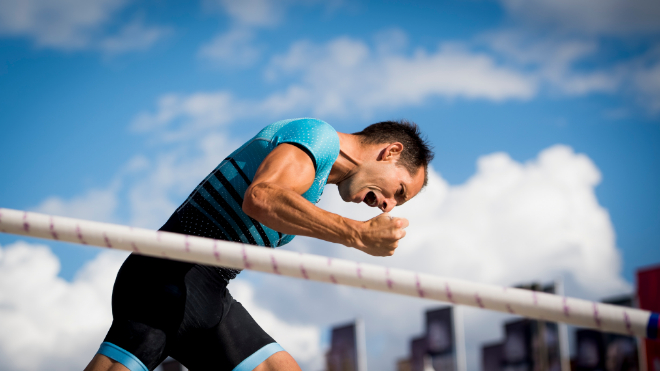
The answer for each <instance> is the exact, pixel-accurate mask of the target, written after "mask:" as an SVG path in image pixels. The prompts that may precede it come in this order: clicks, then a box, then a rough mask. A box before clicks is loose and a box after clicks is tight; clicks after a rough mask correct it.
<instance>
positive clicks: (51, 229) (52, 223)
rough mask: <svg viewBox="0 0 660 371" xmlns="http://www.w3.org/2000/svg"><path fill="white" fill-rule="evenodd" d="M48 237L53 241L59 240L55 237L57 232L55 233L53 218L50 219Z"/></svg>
mask: <svg viewBox="0 0 660 371" xmlns="http://www.w3.org/2000/svg"><path fill="white" fill-rule="evenodd" d="M50 235H51V236H53V238H54V239H56V240H59V239H60V238H59V237H58V236H57V232H55V223H54V222H53V217H52V216H51V217H50Z"/></svg>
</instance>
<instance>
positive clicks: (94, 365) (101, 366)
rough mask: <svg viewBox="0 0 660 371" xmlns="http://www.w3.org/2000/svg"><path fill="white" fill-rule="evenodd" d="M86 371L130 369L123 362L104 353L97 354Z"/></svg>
mask: <svg viewBox="0 0 660 371" xmlns="http://www.w3.org/2000/svg"><path fill="white" fill-rule="evenodd" d="M84 371H130V370H129V369H127V368H126V367H124V365H122V364H121V363H119V362H117V361H115V360H114V359H110V358H108V357H106V356H104V355H103V354H98V353H97V354H96V355H95V356H94V358H92V361H91V362H89V364H88V365H87V367H85V370H84Z"/></svg>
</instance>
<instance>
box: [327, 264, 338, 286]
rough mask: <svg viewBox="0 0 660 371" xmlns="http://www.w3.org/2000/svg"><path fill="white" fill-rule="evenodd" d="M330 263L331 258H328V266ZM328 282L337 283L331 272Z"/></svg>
mask: <svg viewBox="0 0 660 371" xmlns="http://www.w3.org/2000/svg"><path fill="white" fill-rule="evenodd" d="M331 265H332V258H328V266H331ZM330 282H332V283H334V284H335V285H336V284H337V279H336V278H335V276H333V275H332V274H331V275H330Z"/></svg>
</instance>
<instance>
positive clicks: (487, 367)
mask: <svg viewBox="0 0 660 371" xmlns="http://www.w3.org/2000/svg"><path fill="white" fill-rule="evenodd" d="M516 287H517V288H522V289H526V290H533V291H541V292H546V293H550V294H554V293H557V291H558V290H557V285H556V284H555V283H551V284H547V285H541V284H539V283H532V284H528V285H519V286H516ZM566 341H567V339H565V338H564V337H563V336H561V334H560V327H559V325H558V324H556V323H553V322H545V321H537V320H531V319H526V318H523V319H516V320H512V321H508V322H506V323H505V324H504V340H503V341H502V342H497V343H491V344H487V345H484V346H483V347H482V349H481V366H482V370H484V371H562V347H563V345H562V342H566ZM566 371H568V370H566Z"/></svg>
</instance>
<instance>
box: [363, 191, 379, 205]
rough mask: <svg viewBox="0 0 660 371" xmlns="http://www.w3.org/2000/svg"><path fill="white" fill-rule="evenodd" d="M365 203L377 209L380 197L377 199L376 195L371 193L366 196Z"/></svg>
mask: <svg viewBox="0 0 660 371" xmlns="http://www.w3.org/2000/svg"><path fill="white" fill-rule="evenodd" d="M364 203H365V204H367V205H369V206H371V207H376V206H378V197H376V194H375V193H373V192H369V193H367V195H366V196H364Z"/></svg>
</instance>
